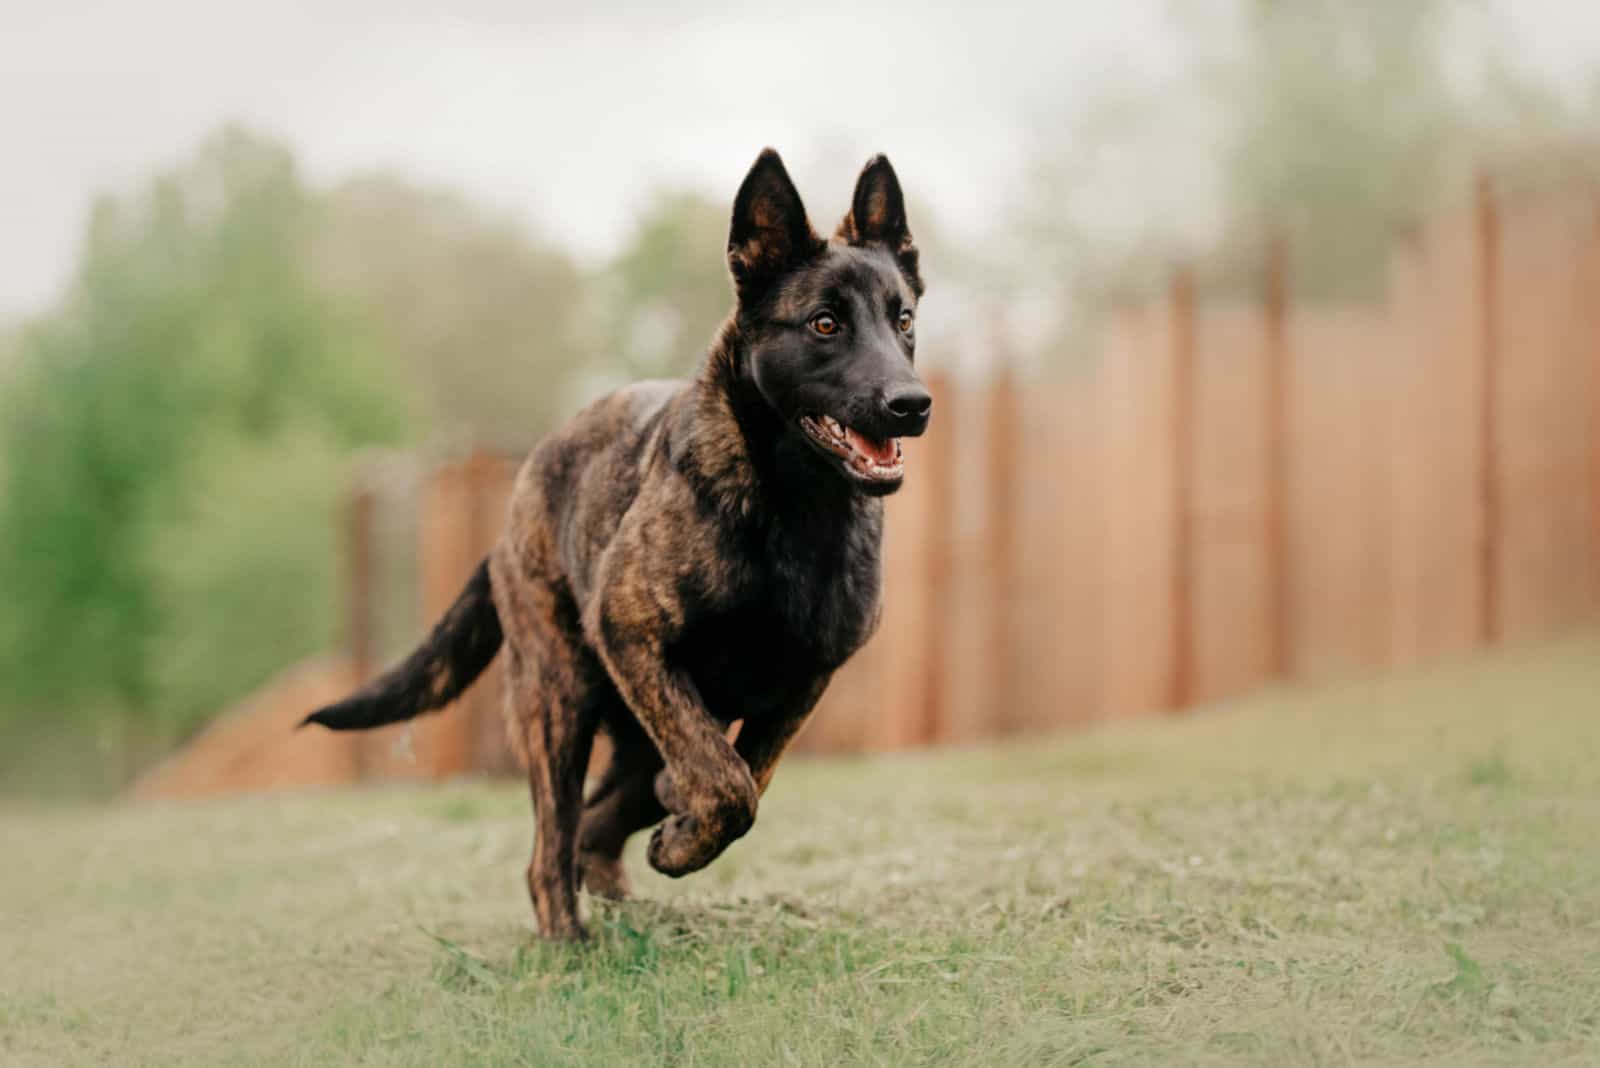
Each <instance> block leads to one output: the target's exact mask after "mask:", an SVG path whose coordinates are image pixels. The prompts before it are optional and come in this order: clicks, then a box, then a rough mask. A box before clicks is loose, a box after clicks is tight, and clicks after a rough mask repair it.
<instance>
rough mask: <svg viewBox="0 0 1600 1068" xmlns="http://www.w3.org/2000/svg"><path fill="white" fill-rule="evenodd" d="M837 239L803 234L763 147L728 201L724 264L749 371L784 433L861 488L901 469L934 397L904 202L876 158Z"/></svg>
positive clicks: (892, 486) (894, 485) (772, 156)
mask: <svg viewBox="0 0 1600 1068" xmlns="http://www.w3.org/2000/svg"><path fill="white" fill-rule="evenodd" d="M850 203H851V206H850V211H849V214H847V215H846V216H845V217H844V221H843V222H841V223H840V224H839V228H838V230H837V232H836V233H835V234H834V236H833V237H832V239H830V240H823V239H821V238H819V237H818V236H817V235H816V233H815V232H814V231H813V230H812V229H811V224H810V222H809V221H808V220H807V218H806V209H805V206H804V205H803V204H801V202H800V194H799V193H798V192H797V191H796V190H795V187H794V183H793V182H792V181H790V179H789V174H788V172H787V171H785V170H784V167H783V161H782V160H780V159H779V158H778V154H777V153H776V152H774V151H772V150H771V149H767V150H766V151H765V152H763V153H761V156H760V158H758V159H757V160H756V162H755V166H753V167H751V168H750V173H749V174H748V175H746V176H745V180H744V184H743V185H741V186H740V187H739V195H738V196H737V197H736V198H735V199H734V203H733V225H732V228H731V230H730V232H729V234H728V266H729V269H730V270H731V271H732V272H733V279H734V286H735V289H736V290H737V293H738V308H737V310H736V312H735V315H736V317H737V322H738V327H739V335H740V338H741V342H742V345H743V347H744V352H745V355H746V359H745V361H744V362H743V363H742V365H741V368H740V373H741V374H743V375H745V376H747V377H748V379H749V380H750V382H751V383H752V384H753V385H754V387H755V389H756V391H757V392H758V393H759V394H760V396H761V398H762V400H763V401H764V402H765V403H766V404H767V405H768V406H770V407H771V408H772V410H773V411H774V412H775V413H776V414H777V415H778V417H779V419H780V420H781V422H782V425H783V427H784V431H783V433H784V434H785V435H789V436H792V437H793V439H795V440H796V441H799V442H803V443H804V445H805V446H806V448H807V449H808V450H809V454H810V455H812V456H814V457H815V458H816V459H817V461H818V462H820V463H821V464H822V465H824V466H825V467H827V468H828V469H831V470H832V471H833V472H835V473H836V474H837V475H838V476H839V477H842V478H844V479H847V480H848V481H849V482H850V484H851V485H853V486H855V487H856V488H857V489H859V490H861V491H862V492H865V493H869V494H873V495H882V494H886V493H893V492H894V491H895V490H896V489H898V488H899V486H900V483H901V481H902V480H903V479H904V477H905V464H904V460H903V457H902V455H901V450H900V439H901V438H902V437H915V436H917V435H918V434H921V433H922V432H923V431H924V430H925V429H927V426H928V415H929V412H930V410H931V409H932V407H933V398H932V397H931V396H930V395H929V393H928V390H927V389H926V388H925V387H924V386H923V384H922V381H921V380H920V379H919V378H918V377H917V372H916V369H915V367H914V366H913V357H914V355H915V352H916V342H917V298H918V297H920V296H921V295H922V278H921V276H920V275H919V274H918V273H917V249H916V246H915V245H914V244H913V243H912V239H911V231H910V230H909V229H908V228H907V226H906V209H905V199H904V197H903V196H902V195H901V193H900V181H899V179H898V178H896V177H895V173H894V168H893V167H891V166H889V161H888V160H887V159H885V158H884V157H882V156H877V157H875V158H873V159H872V160H871V161H870V162H868V164H867V166H866V168H865V169H864V170H862V172H861V177H860V179H858V180H857V182H856V189H855V195H854V196H853V197H852V198H851V202H850Z"/></svg>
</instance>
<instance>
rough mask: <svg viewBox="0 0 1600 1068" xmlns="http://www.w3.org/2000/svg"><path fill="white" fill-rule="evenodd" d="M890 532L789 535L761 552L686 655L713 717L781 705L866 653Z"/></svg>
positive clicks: (696, 633)
mask: <svg viewBox="0 0 1600 1068" xmlns="http://www.w3.org/2000/svg"><path fill="white" fill-rule="evenodd" d="M880 531H881V527H879V526H878V525H876V524H874V525H873V526H871V527H869V528H867V529H864V530H857V529H852V530H850V531H847V532H846V534H845V536H843V537H836V538H835V539H833V540H820V539H817V540H811V539H804V538H798V537H794V536H782V535H780V536H777V537H773V538H770V539H768V541H767V542H766V543H764V544H762V545H761V546H760V551H759V552H756V553H752V554H751V556H750V557H749V558H748V559H749V563H748V565H747V566H746V567H745V568H744V569H742V571H743V573H742V574H741V576H740V581H739V584H738V589H737V590H736V592H735V595H734V596H733V597H732V598H731V599H730V602H729V603H727V604H726V605H724V606H719V607H718V608H717V609H716V610H714V611H711V612H708V613H707V614H706V615H705V616H703V617H702V618H701V620H700V621H699V622H698V624H697V625H696V626H695V627H694V628H693V633H692V634H691V636H690V641H689V642H688V643H687V645H686V649H685V652H686V653H687V654H688V655H689V658H690V660H691V663H690V665H689V666H690V670H691V673H692V674H693V675H694V677H695V681H696V684H697V685H698V686H699V687H700V689H701V691H702V694H703V695H704V696H705V697H706V699H707V704H708V705H710V706H711V708H712V710H713V712H715V713H717V714H719V715H724V714H725V715H727V716H728V717H730V718H736V717H738V716H740V715H744V714H747V711H748V709H749V708H750V706H751V704H752V703H756V704H760V703H766V702H772V703H776V704H781V703H783V701H784V700H785V699H786V698H787V697H788V695H789V693H790V692H792V691H798V690H802V689H804V688H805V687H806V686H808V685H809V683H810V681H811V680H813V679H815V678H816V677H817V676H819V675H824V674H828V673H830V672H832V671H834V670H835V669H837V668H838V667H839V666H840V665H841V664H843V663H844V662H845V661H846V660H848V659H849V658H850V657H851V656H852V655H853V654H854V653H855V652H856V650H858V649H860V648H861V646H862V645H863V644H864V643H865V642H866V640H867V639H868V638H869V637H871V635H872V631H873V628H874V627H875V626H876V625H877V621H878V614H879V610H880V604H881V589H880V587H881V569H880V564H879V540H880ZM723 709H727V710H728V711H727V712H726V713H724V712H723Z"/></svg>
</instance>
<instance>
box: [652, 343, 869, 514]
mask: <svg viewBox="0 0 1600 1068" xmlns="http://www.w3.org/2000/svg"><path fill="white" fill-rule="evenodd" d="M747 360H748V354H747V352H746V351H745V349H744V346H743V341H742V339H741V337H740V334H739V326H738V322H737V321H736V320H735V319H734V318H732V317H730V318H729V319H728V320H727V321H726V322H725V323H723V324H722V327H721V329H720V330H719V331H718V332H717V336H716V338H715V340H713V341H712V343H711V347H710V349H709V350H708V351H707V353H706V358H705V361H704V362H703V363H702V364H701V366H700V371H699V373H698V374H697V375H696V376H695V378H694V380H693V382H692V383H691V384H690V387H689V390H688V391H687V395H686V397H685V405H684V408H683V410H682V411H681V412H680V415H679V418H678V419H677V421H676V425H675V426H674V428H673V437H674V439H675V442H674V446H673V452H674V459H675V461H676V462H677V463H678V466H679V468H680V469H681V470H683V472H684V474H685V475H686V476H687V477H688V478H689V480H690V481H691V482H692V483H693V484H694V485H695V488H696V490H697V491H698V492H700V493H701V494H702V495H704V496H705V497H707V498H708V499H709V500H711V501H712V502H713V503H714V504H715V506H716V507H717V508H718V510H719V511H721V512H723V513H724V514H726V515H727V516H729V517H730V518H731V519H733V520H735V521H743V520H752V519H755V518H757V517H763V516H765V517H773V518H781V517H783V516H786V515H792V516H796V517H802V518H804V520H805V521H806V522H807V524H808V525H812V524H814V523H815V522H816V521H818V520H819V519H820V520H823V521H829V520H832V521H835V522H844V523H848V522H852V521H854V520H855V519H856V518H858V517H859V516H860V515H862V514H863V513H864V512H865V511H871V510H872V509H873V508H875V507H878V506H880V505H879V502H877V501H875V500H873V499H871V498H868V497H865V496H863V495H862V494H860V493H857V492H856V491H855V490H854V489H852V488H851V487H850V486H849V485H848V484H846V483H845V482H844V480H843V479H841V478H840V477H839V476H838V475H837V474H836V473H835V472H833V471H829V470H828V469H827V468H826V467H825V466H824V465H823V464H822V463H821V462H820V461H819V459H818V458H817V457H816V456H815V454H814V453H813V452H812V451H811V449H810V447H809V446H807V445H806V444H804V443H803V442H802V441H800V440H799V439H798V437H797V436H796V435H795V434H794V433H793V432H792V431H791V430H790V429H789V427H787V426H786V425H785V424H784V420H783V418H782V417H781V416H780V415H779V414H778V413H777V412H775V411H773V409H772V406H771V405H769V404H768V403H767V402H766V400H765V398H763V397H762V396H761V394H760V392H759V390H758V389H757V388H756V385H755V383H754V381H753V380H752V379H751V376H750V374H749V370H748V365H747Z"/></svg>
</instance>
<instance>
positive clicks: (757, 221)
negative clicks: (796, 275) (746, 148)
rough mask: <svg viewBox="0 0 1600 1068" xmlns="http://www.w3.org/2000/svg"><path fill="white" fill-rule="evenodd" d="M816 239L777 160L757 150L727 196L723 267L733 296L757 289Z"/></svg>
mask: <svg viewBox="0 0 1600 1068" xmlns="http://www.w3.org/2000/svg"><path fill="white" fill-rule="evenodd" d="M820 244H821V240H820V239H819V238H818V237H817V235H816V234H815V233H814V232H813V231H812V229H811V223H810V221H808V220H807V219H806V207H805V205H804V204H802V203H801V202H800V193H799V191H798V190H797V189H795V187H794V182H792V181H790V180H789V172H788V171H786V170H784V169H783V160H781V159H779V158H778V154H777V153H776V152H774V151H773V150H772V149H770V148H768V149H763V150H762V152H761V155H760V156H757V157H756V162H755V165H754V166H752V167H751V168H750V173H749V174H747V175H745V177H744V183H743V184H742V185H740V186H739V195H738V196H736V197H734V198H733V225H732V226H731V227H730V228H729V230H728V269H729V270H730V271H732V272H733V281H734V285H735V286H736V287H737V288H738V290H739V295H740V296H741V297H745V296H749V295H750V294H752V293H753V292H755V291H757V290H759V289H760V288H761V287H762V286H764V285H765V284H766V283H768V282H770V281H771V280H772V279H773V278H776V277H777V276H778V275H779V274H781V273H782V272H783V271H784V270H785V269H786V268H788V267H791V266H793V265H794V264H796V263H798V262H800V261H801V260H802V259H805V258H806V257H807V256H810V255H811V254H812V253H813V252H815V251H816V250H817V248H818V246H819V245H820Z"/></svg>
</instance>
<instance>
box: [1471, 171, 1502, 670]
mask: <svg viewBox="0 0 1600 1068" xmlns="http://www.w3.org/2000/svg"><path fill="white" fill-rule="evenodd" d="M1474 209H1475V214H1476V222H1477V235H1476V236H1477V246H1478V248H1477V253H1478V255H1477V267H1478V275H1477V279H1476V286H1477V299H1478V390H1479V397H1478V464H1477V466H1478V472H1477V473H1478V508H1479V520H1480V523H1481V531H1482V540H1481V541H1480V542H1479V546H1478V548H1479V556H1478V570H1479V582H1478V640H1479V641H1480V642H1482V643H1483V644H1485V645H1490V644H1493V643H1494V642H1495V641H1497V640H1498V639H1499V637H1500V536H1501V535H1500V443H1499V433H1500V427H1499V404H1500V346H1499V331H1500V289H1499V285H1500V217H1499V210H1498V205H1497V204H1496V202H1495V191H1494V182H1493V179H1492V178H1491V177H1490V175H1489V174H1488V173H1486V172H1480V173H1479V175H1478V179H1477V187H1476V196H1475V204H1474Z"/></svg>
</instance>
